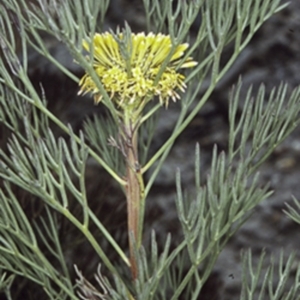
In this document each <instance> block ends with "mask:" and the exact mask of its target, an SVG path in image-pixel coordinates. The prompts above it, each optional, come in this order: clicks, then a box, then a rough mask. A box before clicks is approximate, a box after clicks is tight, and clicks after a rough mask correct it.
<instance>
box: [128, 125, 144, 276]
mask: <svg viewBox="0 0 300 300" xmlns="http://www.w3.org/2000/svg"><path fill="white" fill-rule="evenodd" d="M125 135H126V136H125V143H124V144H125V145H124V146H125V155H126V179H127V184H126V198H127V199H126V200H127V214H128V236H129V251H130V264H131V273H132V277H133V279H136V278H137V276H138V268H137V257H136V249H139V248H140V246H141V239H142V223H143V216H141V213H142V214H143V211H144V210H143V209H142V211H141V205H142V203H143V202H142V201H143V200H144V199H143V198H144V183H143V177H142V174H141V168H140V165H139V159H138V142H137V141H138V132H137V128H134V126H132V124H127V126H125Z"/></svg>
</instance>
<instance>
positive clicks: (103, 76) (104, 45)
mask: <svg viewBox="0 0 300 300" xmlns="http://www.w3.org/2000/svg"><path fill="white" fill-rule="evenodd" d="M118 38H119V39H120V40H121V41H122V39H123V34H120V35H119V36H118ZM127 43H128V45H125V46H126V48H127V50H128V54H129V56H130V57H126V55H124V54H123V52H122V51H121V50H122V49H120V43H118V42H117V40H116V38H115V37H114V36H113V35H112V34H111V33H108V32H106V33H103V34H98V33H97V34H95V36H94V38H93V47H94V61H93V67H94V69H95V71H96V73H97V75H98V76H99V79H100V81H101V83H102V85H103V87H104V89H105V90H106V92H107V93H108V95H109V96H110V98H111V99H112V101H114V102H115V103H116V104H117V105H118V106H120V107H125V106H133V107H139V105H140V103H142V102H143V101H145V99H146V98H147V99H149V98H151V97H152V96H158V97H159V100H160V102H161V103H163V104H165V105H166V106H167V105H168V102H169V98H171V99H172V100H173V101H176V99H179V98H180V96H179V94H178V93H177V92H176V90H177V89H179V90H181V91H184V90H185V87H186V85H185V83H184V79H185V77H184V75H182V74H180V73H178V72H177V69H176V67H178V65H179V62H180V60H181V58H182V56H183V54H184V51H185V50H186V49H187V48H188V44H181V45H179V46H177V47H176V49H175V51H174V53H173V55H172V56H171V58H170V61H169V63H168V64H167V66H166V68H165V70H164V72H163V73H162V74H161V76H160V78H159V80H158V81H157V78H156V77H157V74H158V73H159V70H160V68H161V66H162V64H163V63H164V61H165V60H166V59H167V57H168V55H169V54H170V51H171V48H172V43H171V38H170V36H167V35H163V34H153V33H149V34H148V35H145V33H139V34H133V33H131V39H129V41H127ZM83 47H84V48H85V50H87V51H90V45H89V43H88V42H87V41H83ZM196 64H197V63H196V62H194V61H192V60H191V58H188V59H187V60H186V61H185V62H184V63H183V64H182V65H181V66H180V68H190V67H193V66H195V65H196ZM79 85H80V87H81V88H80V91H79V94H85V93H88V92H91V93H92V94H94V99H95V102H96V103H98V102H100V101H101V99H102V95H101V94H100V91H99V90H98V88H97V86H96V84H95V82H94V81H93V80H92V78H91V76H90V75H88V74H85V75H84V76H83V77H82V79H81V80H80V83H79ZM149 96H150V97H149Z"/></svg>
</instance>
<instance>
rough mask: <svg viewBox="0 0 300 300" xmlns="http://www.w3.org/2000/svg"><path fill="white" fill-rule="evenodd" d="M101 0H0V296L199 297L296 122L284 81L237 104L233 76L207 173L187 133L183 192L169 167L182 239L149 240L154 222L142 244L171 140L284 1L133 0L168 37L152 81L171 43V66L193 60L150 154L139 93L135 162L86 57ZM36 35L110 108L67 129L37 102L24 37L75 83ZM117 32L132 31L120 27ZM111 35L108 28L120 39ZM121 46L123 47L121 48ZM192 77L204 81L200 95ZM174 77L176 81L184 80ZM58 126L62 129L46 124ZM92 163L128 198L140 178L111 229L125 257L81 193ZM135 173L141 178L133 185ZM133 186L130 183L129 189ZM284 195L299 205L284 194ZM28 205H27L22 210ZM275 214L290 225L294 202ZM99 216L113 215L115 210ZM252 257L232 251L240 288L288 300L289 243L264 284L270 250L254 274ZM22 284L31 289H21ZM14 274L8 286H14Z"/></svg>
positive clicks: (295, 105) (263, 191)
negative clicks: (224, 143)
mask: <svg viewBox="0 0 300 300" xmlns="http://www.w3.org/2000/svg"><path fill="white" fill-rule="evenodd" d="M109 3H110V1H108V0H103V1H97V0H90V1H85V0H74V1H55V0H48V1H46V0H36V1H25V0H20V1H14V0H3V1H2V2H1V4H0V24H1V28H2V31H1V32H0V44H1V53H0V70H1V71H0V74H1V75H0V120H1V123H2V124H3V126H4V127H6V129H5V130H6V131H3V132H6V136H5V137H4V138H5V141H4V142H5V147H4V148H3V149H1V150H0V177H1V178H2V181H3V184H1V189H0V201H1V205H0V270H1V277H0V283H1V285H0V288H1V291H2V292H3V293H5V295H6V297H7V299H17V297H18V296H19V297H20V295H22V293H25V292H24V291H25V290H27V294H26V297H29V296H31V298H32V299H36V298H37V297H42V298H45V297H46V296H47V297H48V298H49V299H80V298H81V299H140V300H144V299H172V300H173V299H174V300H175V299H198V297H199V295H200V292H201V289H202V288H203V285H204V283H205V282H206V280H207V279H208V277H209V276H210V274H211V273H212V270H213V267H214V264H215V262H216V260H217V258H218V257H219V254H220V252H221V251H222V250H223V248H224V246H225V245H226V243H227V242H228V240H229V239H230V237H232V236H233V235H234V234H235V232H236V231H237V230H238V229H239V228H240V227H241V226H242V225H243V224H244V223H245V222H246V221H247V219H248V218H249V217H250V215H251V213H252V211H253V208H254V207H255V206H256V205H257V204H258V203H260V202H261V201H263V200H264V199H266V198H268V197H269V196H270V195H271V193H272V192H271V191H269V188H268V186H263V187H262V186H260V183H259V174H258V173H257V170H258V168H259V167H260V165H261V164H262V163H264V162H265V161H266V159H267V158H268V157H269V156H270V154H271V153H272V152H273V150H274V149H275V148H276V147H277V146H278V145H279V144H280V143H281V142H282V141H283V140H284V139H285V138H286V137H287V136H288V135H289V134H290V133H291V132H292V130H293V129H294V128H295V127H296V126H297V125H298V123H299V110H300V105H299V104H300V87H298V88H296V89H294V90H293V91H292V92H291V93H289V92H288V86H287V85H284V84H282V85H280V86H279V87H276V88H274V89H273V90H272V91H271V93H270V95H269V96H268V97H267V95H266V91H265V88H264V86H263V85H262V86H261V87H260V88H259V91H258V92H257V94H256V95H253V92H252V90H251V88H250V89H249V90H248V92H247V95H246V97H245V99H243V100H244V105H243V109H242V111H241V112H240V111H239V110H238V107H239V102H240V100H241V95H240V92H241V88H242V82H241V81H239V82H238V83H237V84H236V86H235V87H234V88H233V89H232V92H231V94H230V96H229V133H228V150H227V151H226V152H221V153H219V151H218V149H217V147H215V148H214V149H213V152H212V161H211V167H210V172H209V175H208V176H207V178H206V180H205V181H203V180H202V179H201V178H202V176H201V167H200V166H201V164H200V161H201V155H200V146H199V145H196V149H195V188H194V190H191V191H187V190H185V189H184V187H182V186H181V180H180V177H181V173H180V171H179V170H178V172H177V175H176V186H177V195H175V202H176V207H177V213H178V219H179V221H180V225H181V229H182V234H183V238H182V241H181V242H180V243H179V245H177V246H176V247H173V246H171V237H170V236H168V238H167V239H166V241H165V244H164V245H160V244H158V242H157V237H156V235H157V234H158V233H155V232H152V234H151V237H150V238H149V239H150V244H149V245H146V244H144V245H143V244H142V242H141V241H142V238H141V236H142V234H143V230H142V228H143V222H144V220H143V215H144V208H145V201H147V196H148V195H149V193H150V190H151V187H152V186H153V183H154V182H155V180H156V178H157V175H158V173H159V171H160V170H161V167H162V165H163V163H164V161H165V160H166V158H167V157H168V154H169V152H170V150H171V148H172V145H173V143H174V141H175V140H176V139H177V138H178V136H180V134H181V133H182V132H183V131H184V129H185V128H186V127H187V126H188V124H189V123H190V122H191V121H192V119H193V118H194V117H195V116H196V115H197V114H198V113H199V111H200V109H201V108H202V107H203V105H204V104H205V103H206V102H207V101H208V100H209V98H210V96H211V94H212V92H213V91H214V89H215V88H216V86H217V84H218V82H219V81H220V80H221V79H222V78H223V76H224V75H225V74H226V72H227V71H228V70H229V69H230V68H231V66H232V65H233V63H234V61H235V60H236V59H237V57H238V55H239V54H240V53H241V51H242V50H243V49H244V48H245V47H246V45H247V44H248V43H249V41H250V40H251V38H252V37H253V35H254V34H255V32H256V31H257V30H258V29H259V27H260V26H261V25H262V24H263V23H264V21H265V20H267V19H268V18H269V17H271V16H272V15H273V14H274V13H276V12H277V11H279V10H280V9H283V8H284V6H280V1H279V0H249V1H228V0H211V1H204V0H193V1H177V2H176V3H174V2H173V1H171V0H170V1H169V0H168V1H159V0H143V4H144V9H145V19H146V27H147V28H146V31H147V32H148V33H149V32H153V33H154V34H157V35H159V33H163V34H165V35H168V36H169V38H166V39H167V40H168V42H170V41H171V42H170V44H171V50H170V53H169V54H168V55H167V56H166V57H164V58H165V59H162V60H161V65H160V66H159V67H160V69H159V72H158V73H155V75H156V76H157V78H156V79H155V81H157V82H159V76H162V74H163V72H164V70H166V68H167V67H168V63H169V62H170V61H172V58H173V56H172V55H173V54H174V51H175V53H176V51H177V50H178V49H180V47H181V45H185V44H183V43H185V42H186V41H188V42H189V43H190V47H189V48H187V47H185V49H184V50H186V53H185V54H184V55H183V53H182V55H179V58H180V60H178V61H176V65H175V66H174V68H175V67H177V69H180V68H181V67H183V66H184V64H185V62H186V61H189V58H190V57H193V59H194V60H195V61H197V62H198V65H197V66H195V67H194V68H192V69H191V70H190V71H188V72H186V74H185V76H183V77H180V78H181V79H182V78H185V79H184V85H187V86H188V88H187V90H186V93H185V94H183V95H182V96H181V100H180V101H178V103H177V104H176V105H180V108H181V110H180V115H179V117H178V120H177V123H176V125H175V127H174V129H173V131H172V133H171V134H170V136H169V138H168V139H167V140H166V141H165V142H164V144H163V145H161V147H160V148H159V149H158V150H157V151H156V153H154V154H153V155H152V156H150V155H149V148H150V146H151V141H152V139H153V137H154V136H155V118H156V116H157V112H158V109H159V108H160V107H161V103H160V102H159V101H157V102H149V103H148V102H147V107H145V111H144V112H143V115H141V116H139V118H138V121H139V122H138V123H136V124H135V123H134V124H135V125H137V126H136V127H139V126H141V127H140V128H139V130H140V131H139V132H140V133H142V134H140V135H139V137H140V138H139V139H138V141H136V142H137V144H136V147H137V148H138V149H139V151H140V153H139V154H140V160H139V161H138V163H139V164H138V165H135V167H134V168H133V167H132V165H133V164H134V163H135V161H134V160H130V158H128V157H129V156H130V155H133V154H132V153H131V152H130V151H132V148H134V147H129V143H128V144H124V140H126V138H128V139H130V138H132V140H131V141H133V140H134V137H136V138H137V136H135V135H134V134H132V135H130V134H128V132H129V131H128V128H129V129H131V128H132V127H131V125H132V124H131V123H130V122H129V121H128V119H126V117H125V116H124V115H123V113H124V114H125V113H126V108H125V109H123V108H122V109H123V110H122V112H121V117H120V111H117V108H118V106H115V104H114V101H111V96H112V95H111V94H108V93H107V91H106V90H105V88H104V86H103V84H102V82H101V80H100V79H99V76H98V74H97V72H96V71H97V70H95V69H94V67H93V64H91V61H93V55H94V51H93V47H92V42H93V39H92V37H94V36H95V34H96V33H97V32H101V31H102V27H103V24H104V20H105V15H106V11H107V9H108V6H109ZM196 18H200V20H201V22H200V25H199V28H198V33H197V34H196V36H192V35H190V33H189V31H190V28H191V26H192V24H193V22H194V21H195V20H196ZM178 20H180V21H178ZM45 34H47V35H51V36H53V37H54V38H55V39H57V40H59V41H60V42H61V43H63V44H64V45H65V46H66V48H67V49H68V50H69V53H70V55H71V56H72V57H73V58H74V60H75V61H76V63H77V64H79V65H80V66H81V67H82V68H83V69H84V70H85V72H86V74H87V75H86V76H88V78H89V80H91V81H92V82H93V88H95V89H96V90H97V93H98V94H99V95H100V97H101V103H103V104H104V105H105V106H106V108H107V111H108V112H109V113H108V116H107V117H105V118H101V117H98V116H95V117H93V118H90V119H87V120H86V123H85V125H84V128H83V130H82V131H80V132H79V133H78V134H77V133H75V132H74V130H73V129H72V127H71V126H70V125H66V124H64V123H63V122H62V121H61V120H59V119H58V118H57V117H56V116H55V115H54V114H53V113H52V112H51V111H50V110H49V108H48V107H47V94H45V93H44V90H43V87H40V89H37V88H35V86H34V83H33V82H32V81H31V79H30V76H29V72H28V70H29V67H30V66H29V65H28V64H29V59H28V51H29V50H28V49H33V50H34V51H36V52H37V53H39V54H40V55H42V56H44V57H46V58H47V59H48V60H49V61H50V62H51V63H52V64H53V65H55V66H56V67H57V68H58V69H59V70H60V71H61V72H62V73H63V74H65V75H66V76H68V77H69V78H71V79H72V80H73V81H75V82H76V83H79V81H80V79H79V78H78V77H77V76H76V75H75V74H73V73H72V72H71V71H70V70H68V69H67V68H66V67H65V66H64V65H63V63H61V62H60V61H58V60H57V59H56V58H55V57H54V56H53V55H52V54H51V52H50V51H49V49H48V48H47V45H46V43H45V39H44V38H43V36H44V35H45ZM111 34H112V33H111ZM122 34H124V35H125V36H126V35H128V36H129V35H130V34H131V29H130V28H129V26H128V25H125V29H124V31H122ZM142 36H143V37H145V35H142ZM118 37H119V35H114V39H115V42H116V44H118V45H119V46H120V47H121V46H122V41H120V40H118ZM169 39H170V40H169ZM82 41H85V42H84V45H85V48H86V49H89V53H88V55H87V56H86V55H84V54H83V51H84V48H83V45H82ZM87 43H89V45H88V46H87ZM228 45H233V46H232V49H233V50H232V52H231V53H230V56H229V57H226V61H225V57H224V56H223V53H224V49H225V48H226V46H228ZM129 48H130V47H129ZM131 50H132V49H131ZM126 51H129V52H128V53H129V54H130V49H129V50H128V49H126ZM172 51H173V53H172ZM126 53H127V52H126ZM125 61H126V60H125ZM224 61H225V62H224ZM221 62H222V63H221ZM125 65H126V63H125ZM177 69H176V70H177ZM156 71H157V70H156ZM172 71H173V70H172ZM174 72H175V70H174ZM101 76H102V75H101ZM182 80H183V79H182ZM204 80H208V82H209V84H208V85H207V86H206V87H205V91H204V93H203V94H201V95H200V90H201V89H203V88H204ZM178 86H181V87H182V86H183V82H182V81H180V84H179V85H177V87H178ZM151 88H152V86H151ZM78 89H79V88H78ZM154 89H155V84H154ZM152 96H153V95H152ZM74 105H76V104H74ZM139 113H140V112H139ZM129 119H130V118H129ZM120 120H122V121H124V123H121V122H120ZM135 121H136V119H135ZM126 126H127V127H126ZM57 128H59V130H60V132H61V134H60V136H58V135H57V134H55V132H57V131H55V130H57ZM124 128H125V129H124ZM133 128H135V126H134V127H133ZM143 132H144V133H145V132H146V134H143ZM130 133H132V132H130ZM126 134H127V135H126ZM120 140H121V141H122V142H123V144H122V143H121V144H120V142H119V141H120ZM108 141H109V143H108ZM124 145H125V147H124V148H122V147H121V146H124ZM130 146H131V144H130ZM124 153H125V154H126V155H124ZM124 157H125V158H124ZM131 158H132V159H134V158H135V157H134V155H133V156H132V157H131ZM90 161H93V162H95V163H96V164H97V165H99V166H101V167H102V168H103V169H104V170H105V171H106V172H107V173H108V174H109V175H110V176H111V178H112V179H113V180H114V181H115V184H116V187H118V188H119V189H120V191H122V192H123V194H125V196H124V198H125V197H126V198H127V203H129V205H130V201H131V200H132V197H133V196H132V194H130V193H129V192H128V190H129V188H128V186H129V184H130V182H131V181H130V178H133V179H132V180H133V181H134V180H135V179H137V182H135V184H139V185H142V188H140V189H139V190H138V193H137V196H138V197H140V198H139V199H135V200H140V202H139V203H141V204H139V205H141V206H140V207H139V209H140V211H139V213H140V214H139V215H133V214H130V213H129V212H130V209H131V208H130V207H129V206H128V207H129V208H128V211H129V212H128V222H130V221H131V220H132V219H134V218H136V220H135V222H136V223H135V224H133V229H132V230H129V232H128V233H127V232H126V231H127V230H124V229H123V231H122V232H121V235H123V236H124V235H125V236H127V235H128V238H129V248H130V249H129V250H130V255H129V257H128V255H127V250H128V249H127V247H126V246H124V245H123V243H122V241H121V238H119V236H118V234H116V235H114V234H113V233H112V232H111V231H110V230H109V229H108V227H107V226H106V225H105V224H104V222H103V220H102V219H101V218H102V217H101V216H99V215H98V214H97V213H96V210H95V204H96V206H100V205H101V204H99V203H94V202H95V201H92V199H89V197H88V193H87V182H86V171H87V168H88V162H90ZM133 169H134V172H133V174H130V170H133ZM146 172H147V173H148V177H149V180H148V181H147V182H146V183H145V185H144V182H143V175H144V174H145V173H146ZM137 174H138V175H137ZM126 176H127V177H126ZM132 176H133V177H132ZM134 176H137V177H136V178H135V177H134ZM95 180H97V179H96V178H95ZM131 192H132V193H134V192H136V190H134V188H133V190H132V191H131ZM123 194H122V195H123ZM109 196H110V195H105V196H104V197H103V198H104V199H103V202H104V201H109ZM295 204H296V206H297V209H298V210H299V207H300V205H299V203H298V202H297V201H296V200H295ZM30 206H34V208H33V209H32V210H30V209H28V207H30ZM287 214H288V215H289V216H290V217H291V218H292V219H293V220H295V221H296V222H298V223H300V214H299V212H298V211H297V210H296V209H294V208H292V207H291V206H288V208H287ZM108 218H111V219H112V218H114V215H113V213H112V214H111V215H109V216H108ZM129 229H130V227H129ZM136 229H137V232H135V230H136ZM76 247H78V248H80V249H83V252H84V253H85V256H88V255H89V254H88V253H90V251H91V248H92V251H93V257H96V260H97V262H98V263H99V265H101V266H102V268H101V269H100V266H99V267H98V269H97V270H96V267H94V264H93V263H91V265H90V266H89V267H90V268H93V273H96V275H95V280H93V279H92V278H91V276H89V274H86V272H88V270H84V269H83V266H82V264H81V263H80V261H76V260H74V261H73V258H74V257H73V256H68V255H69V254H70V249H73V248H76ZM87 249H88V250H87ZM264 256H265V253H263V254H262V256H261V259H260V261H259V262H258V266H257V268H256V270H255V269H254V268H253V266H252V265H253V263H252V256H251V252H250V251H249V252H248V253H247V254H246V255H243V258H244V273H243V274H244V277H243V286H242V292H241V299H264V297H266V295H267V297H269V299H299V296H298V294H299V289H300V288H299V287H300V279H299V274H300V273H299V272H300V271H299V268H297V270H296V276H295V278H294V282H293V284H292V286H291V287H287V278H288V276H289V274H290V273H291V269H292V263H293V260H294V255H293V254H291V255H290V256H289V258H288V260H287V262H286V264H285V265H284V262H283V254H282V255H281V256H280V268H279V270H278V284H277V286H276V287H275V288H274V287H273V285H272V284H273V282H274V280H275V279H274V278H275V275H274V274H275V273H276V271H275V270H274V266H273V263H272V261H271V263H270V267H269V268H268V269H267V272H266V274H264V275H261V270H262V264H263V261H264ZM75 258H76V257H75ZM77 259H78V257H77ZM82 259H84V258H82ZM74 265H75V268H74ZM261 276H263V280H262V281H261V280H259V278H260V277H261ZM14 282H16V283H17V284H15V283H14ZM31 285H33V286H34V287H35V288H36V287H37V286H39V287H40V289H38V290H37V292H36V293H34V294H31V293H32V290H31V291H30V286H31ZM260 285H261V286H260ZM14 286H18V288H17V289H16V290H14V289H12V287H14ZM257 295H259V296H258V297H259V298H257ZM23 297H24V296H23ZM182 297H183V298H182ZM282 297H285V298H282ZM297 297H298V298H297Z"/></svg>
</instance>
